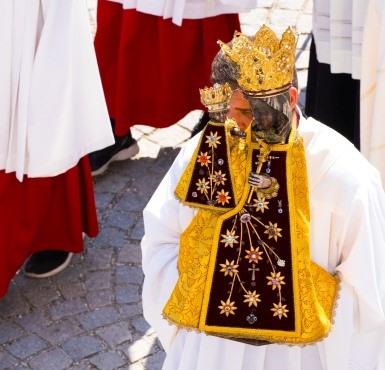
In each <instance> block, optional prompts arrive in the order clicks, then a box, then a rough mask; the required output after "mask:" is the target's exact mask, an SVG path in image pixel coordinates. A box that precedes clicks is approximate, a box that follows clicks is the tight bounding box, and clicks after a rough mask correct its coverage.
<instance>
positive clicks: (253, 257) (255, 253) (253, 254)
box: [245, 246, 263, 263]
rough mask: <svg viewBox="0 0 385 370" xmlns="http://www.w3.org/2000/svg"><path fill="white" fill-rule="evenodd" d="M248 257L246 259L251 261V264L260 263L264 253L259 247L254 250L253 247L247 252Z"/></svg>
mask: <svg viewBox="0 0 385 370" xmlns="http://www.w3.org/2000/svg"><path fill="white" fill-rule="evenodd" d="M246 253H247V254H246V256H245V258H246V259H248V260H249V263H252V262H254V263H258V261H260V260H262V257H261V255H262V254H263V252H262V251H261V252H260V251H259V247H257V248H256V249H254V247H253V246H251V248H250V250H246Z"/></svg>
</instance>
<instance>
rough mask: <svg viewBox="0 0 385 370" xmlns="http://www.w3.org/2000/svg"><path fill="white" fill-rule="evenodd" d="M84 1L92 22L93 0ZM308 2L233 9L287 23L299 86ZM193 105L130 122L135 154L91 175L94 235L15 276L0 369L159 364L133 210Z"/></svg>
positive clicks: (1, 322) (161, 170)
mask: <svg viewBox="0 0 385 370" xmlns="http://www.w3.org/2000/svg"><path fill="white" fill-rule="evenodd" d="M88 4H89V9H90V21H91V25H92V26H93V27H95V8H96V0H88ZM311 6H312V2H311V0H281V1H273V0H262V1H260V6H259V7H258V9H255V10H253V11H251V12H249V13H245V14H241V24H242V31H243V32H245V33H249V34H252V33H254V32H255V31H256V30H257V29H258V27H259V26H260V25H262V24H263V23H265V24H267V25H271V26H272V27H273V28H274V29H275V30H276V31H277V32H282V31H283V30H284V29H285V28H286V26H287V25H289V24H290V25H295V26H296V29H297V31H298V32H300V33H301V35H300V38H299V42H298V53H297V67H298V72H299V84H300V86H302V87H305V85H306V78H307V63H308V54H309V46H310V36H309V33H310V32H311V23H312V18H311V11H312V8H311ZM304 91H305V90H304V89H302V92H301V94H300V105H303V103H304ZM200 114H201V112H200V111H193V112H191V113H189V114H188V115H187V116H186V117H185V118H184V119H183V120H181V121H180V122H178V123H176V124H174V125H172V126H170V127H168V128H165V129H153V128H151V127H148V126H135V127H134V128H133V136H134V137H135V138H136V139H137V140H138V142H139V146H140V153H139V154H138V155H137V156H136V157H135V158H133V159H131V160H128V161H124V162H116V163H114V164H112V165H111V166H110V168H109V170H108V172H107V173H106V174H105V175H103V176H100V177H97V178H95V197H96V204H97V210H98V216H99V223H100V234H99V235H98V237H97V238H95V239H88V238H85V251H84V253H82V254H79V255H76V256H74V258H73V259H72V261H71V264H70V266H69V267H68V268H67V269H66V270H64V271H63V272H62V273H60V274H58V275H57V276H54V277H52V278H49V279H41V280H34V279H28V278H26V277H24V276H23V275H22V274H18V275H17V276H15V278H14V280H13V282H12V284H11V287H10V290H9V293H8V295H7V296H6V297H5V298H4V299H2V300H0V370H3V369H14V370H21V369H33V370H64V369H68V370H85V369H100V370H112V369H130V370H139V369H147V370H158V369H161V367H162V362H163V359H164V356H165V355H164V352H163V350H162V348H161V346H160V344H159V342H158V341H157V337H156V333H155V332H154V331H153V330H152V329H151V328H150V327H149V325H148V324H147V323H146V321H145V320H144V319H143V316H142V307H141V284H142V281H143V273H142V270H141V252H140V240H141V238H142V236H143V221H142V209H143V207H144V206H145V205H146V203H147V202H148V200H149V198H150V197H151V195H152V193H153V191H154V190H155V188H156V187H157V185H158V183H159V182H160V180H161V178H162V177H163V175H164V174H165V173H166V171H167V169H168V168H169V166H170V165H171V163H172V161H173V160H174V158H175V156H176V155H177V153H178V151H179V147H180V145H181V144H183V142H185V141H186V140H188V138H189V137H190V133H191V129H192V128H193V127H194V125H195V123H196V122H197V121H198V119H199V117H200ZM210 370H211V369H210ZM213 370H214V369H213Z"/></svg>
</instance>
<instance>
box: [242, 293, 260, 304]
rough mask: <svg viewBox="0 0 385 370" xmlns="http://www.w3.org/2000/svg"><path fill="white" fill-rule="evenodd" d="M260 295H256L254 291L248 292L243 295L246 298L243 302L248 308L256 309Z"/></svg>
mask: <svg viewBox="0 0 385 370" xmlns="http://www.w3.org/2000/svg"><path fill="white" fill-rule="evenodd" d="M259 296H260V294H257V292H256V291H255V290H254V292H251V291H249V292H248V293H247V294H245V295H244V297H245V298H246V299H245V300H244V301H243V302H246V303H248V304H249V307H251V306H255V307H257V305H258V302H261V300H260V299H259Z"/></svg>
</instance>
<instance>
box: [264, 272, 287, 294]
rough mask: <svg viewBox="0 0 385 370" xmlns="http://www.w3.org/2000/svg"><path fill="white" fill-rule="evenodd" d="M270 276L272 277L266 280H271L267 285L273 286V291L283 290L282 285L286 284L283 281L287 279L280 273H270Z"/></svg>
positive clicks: (267, 277)
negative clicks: (276, 289)
mask: <svg viewBox="0 0 385 370" xmlns="http://www.w3.org/2000/svg"><path fill="white" fill-rule="evenodd" d="M270 275H271V276H266V279H267V280H269V282H268V283H267V285H271V287H272V288H273V290H274V289H275V288H278V289H281V285H285V284H286V283H285V282H284V281H283V279H284V278H285V277H284V276H281V273H280V272H277V273H275V272H270Z"/></svg>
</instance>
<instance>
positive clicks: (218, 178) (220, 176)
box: [212, 170, 227, 186]
mask: <svg viewBox="0 0 385 370" xmlns="http://www.w3.org/2000/svg"><path fill="white" fill-rule="evenodd" d="M212 180H213V181H214V184H215V185H216V186H219V185H225V182H226V181H227V179H226V174H225V173H222V171H221V170H219V171H214V175H212Z"/></svg>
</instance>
